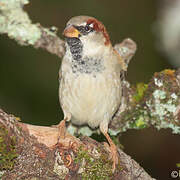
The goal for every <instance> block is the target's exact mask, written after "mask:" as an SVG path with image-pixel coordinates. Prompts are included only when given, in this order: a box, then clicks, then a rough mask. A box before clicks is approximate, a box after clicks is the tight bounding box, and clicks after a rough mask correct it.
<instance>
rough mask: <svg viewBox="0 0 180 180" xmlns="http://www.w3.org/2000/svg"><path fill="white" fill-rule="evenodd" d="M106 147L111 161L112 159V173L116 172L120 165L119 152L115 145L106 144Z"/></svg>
mask: <svg viewBox="0 0 180 180" xmlns="http://www.w3.org/2000/svg"><path fill="white" fill-rule="evenodd" d="M104 146H105V147H106V148H107V149H108V151H109V153H110V155H111V159H112V162H113V164H112V172H113V173H114V172H115V169H116V165H117V164H118V151H117V147H116V145H115V144H114V143H113V144H111V145H109V144H108V143H106V142H104Z"/></svg>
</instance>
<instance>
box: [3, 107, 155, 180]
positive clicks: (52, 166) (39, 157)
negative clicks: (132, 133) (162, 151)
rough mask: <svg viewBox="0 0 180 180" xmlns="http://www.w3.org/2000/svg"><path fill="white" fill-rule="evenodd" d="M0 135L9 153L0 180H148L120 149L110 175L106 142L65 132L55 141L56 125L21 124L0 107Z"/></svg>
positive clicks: (110, 167) (5, 155)
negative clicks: (9, 159) (114, 167)
mask: <svg viewBox="0 0 180 180" xmlns="http://www.w3.org/2000/svg"><path fill="white" fill-rule="evenodd" d="M4 129H5V130H6V131H4ZM3 131H4V132H3ZM3 134H6V135H3ZM0 135H1V136H0V139H1V141H0V146H2V145H3V144H4V145H5V146H4V151H5V149H7V150H8V151H9V152H10V153H9V154H8V156H10V157H11V156H12V155H13V158H12V159H11V161H9V162H8V164H7V163H6V164H5V163H4V164H1V165H0V170H1V171H0V172H1V174H3V175H2V177H1V178H2V179H3V180H5V179H10V180H11V179H33V178H38V179H39V178H40V179H45V180H46V179H47V180H49V179H81V178H86V179H92V178H95V177H96V176H97V177H98V178H102V179H107V178H112V179H124V180H126V179H145V180H146V179H147V180H152V178H151V177H150V176H149V175H148V174H147V173H146V172H145V171H144V169H143V168H141V167H140V166H139V165H138V164H137V163H136V162H135V161H134V160H133V159H131V158H130V157H129V156H128V155H126V154H125V153H124V152H123V151H122V150H120V149H119V165H118V166H117V169H116V172H115V173H114V174H112V172H111V169H112V162H111V161H110V160H109V159H110V155H109V149H108V147H107V146H106V145H102V144H101V143H98V142H96V141H95V140H93V139H90V138H88V137H82V138H81V139H78V138H75V137H74V136H72V135H70V134H68V133H67V134H66V136H65V139H63V140H60V143H57V138H58V129H57V128H53V127H44V126H33V125H29V124H24V123H21V122H19V121H17V118H16V117H14V116H13V115H8V114H6V113H5V112H4V111H3V110H1V109H0ZM4 142H6V143H4ZM12 149H13V150H14V151H12ZM4 151H2V152H1V149H0V155H1V156H0V161H1V160H2V159H3V158H5V159H7V158H8V157H7V154H5V152H4ZM14 154H15V155H14ZM15 157H16V159H14V158H15ZM3 165H4V166H5V165H6V166H5V167H6V168H4V169H3ZM8 165H9V166H8ZM7 167H9V170H7ZM12 167H13V168H12ZM2 170H4V171H2Z"/></svg>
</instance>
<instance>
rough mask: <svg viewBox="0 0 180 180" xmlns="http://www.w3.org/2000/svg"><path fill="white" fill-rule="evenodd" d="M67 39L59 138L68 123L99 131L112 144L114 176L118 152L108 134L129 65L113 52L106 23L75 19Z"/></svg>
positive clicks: (61, 86) (63, 133)
mask: <svg viewBox="0 0 180 180" xmlns="http://www.w3.org/2000/svg"><path fill="white" fill-rule="evenodd" d="M63 35H64V37H65V47H66V52H65V55H64V57H63V59H62V63H61V66H60V70H59V81H60V84H59V101H60V105H61V108H62V111H63V113H64V119H63V120H62V121H60V123H59V124H58V127H59V132H60V134H59V137H60V138H64V136H65V132H66V122H67V121H71V123H72V124H74V125H78V126H81V125H85V124H86V125H88V126H89V127H90V128H99V129H100V131H101V133H102V134H103V135H104V136H105V137H106V139H107V141H108V143H109V149H110V153H111V159H112V162H113V164H112V171H113V172H114V171H115V169H116V165H117V164H118V151H117V147H116V145H115V144H114V142H113V141H112V139H111V138H110V136H109V134H108V124H109V122H110V121H111V120H112V117H113V116H114V114H115V113H116V111H117V110H118V108H119V106H120V104H121V99H122V80H121V78H120V75H121V73H122V72H124V71H126V69H127V67H126V64H125V62H124V61H123V59H122V58H121V57H120V55H119V54H118V53H117V51H116V50H115V49H114V48H113V46H112V44H111V41H110V38H109V35H108V33H107V30H106V28H105V26H104V25H103V23H102V22H100V21H99V20H97V19H96V18H94V17H90V16H75V17H72V18H71V19H70V20H69V21H68V22H67V24H66V27H65V29H64V31H63Z"/></svg>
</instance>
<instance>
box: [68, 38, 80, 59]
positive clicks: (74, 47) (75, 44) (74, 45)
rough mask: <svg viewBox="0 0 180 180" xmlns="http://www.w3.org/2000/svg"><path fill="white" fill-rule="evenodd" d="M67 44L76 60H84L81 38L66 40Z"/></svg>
mask: <svg viewBox="0 0 180 180" xmlns="http://www.w3.org/2000/svg"><path fill="white" fill-rule="evenodd" d="M66 42H67V44H68V46H69V48H70V51H71V54H72V57H73V59H74V60H77V61H78V60H79V59H81V58H82V49H83V45H82V42H81V40H80V39H79V38H66Z"/></svg>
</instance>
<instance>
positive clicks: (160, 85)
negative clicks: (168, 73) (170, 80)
mask: <svg viewBox="0 0 180 180" xmlns="http://www.w3.org/2000/svg"><path fill="white" fill-rule="evenodd" d="M154 83H155V85H156V86H158V87H162V86H163V81H162V80H161V79H157V78H154Z"/></svg>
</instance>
